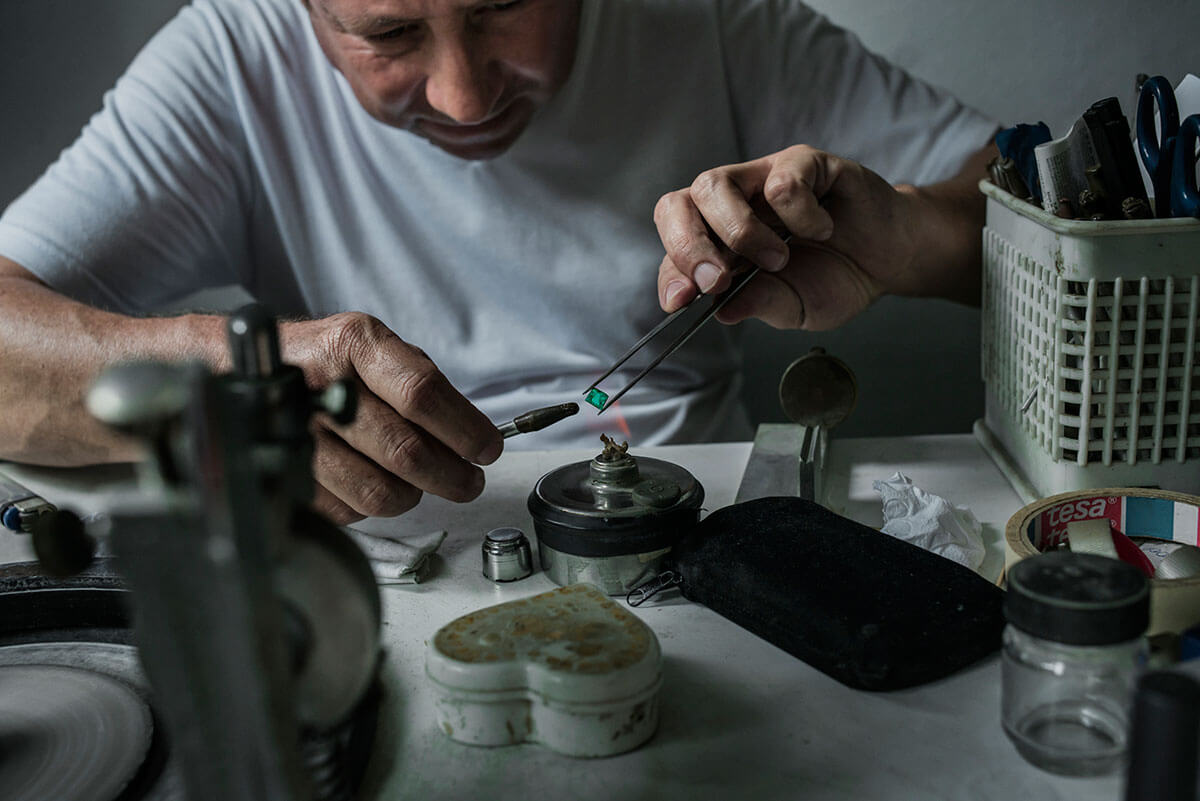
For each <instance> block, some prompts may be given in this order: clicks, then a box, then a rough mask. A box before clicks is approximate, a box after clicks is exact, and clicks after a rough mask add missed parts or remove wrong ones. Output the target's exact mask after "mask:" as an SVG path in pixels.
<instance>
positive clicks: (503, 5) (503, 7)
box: [482, 0, 525, 11]
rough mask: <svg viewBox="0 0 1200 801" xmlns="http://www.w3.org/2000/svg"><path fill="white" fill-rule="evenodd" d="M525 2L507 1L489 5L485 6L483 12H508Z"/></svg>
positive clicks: (521, 0) (523, 0)
mask: <svg viewBox="0 0 1200 801" xmlns="http://www.w3.org/2000/svg"><path fill="white" fill-rule="evenodd" d="M523 2H525V0H505V1H504V2H499V3H487V4H486V5H484V6H483V9H482V10H483V11H507V10H508V9H510V8H513V7H514V6H519V5H521V3H523Z"/></svg>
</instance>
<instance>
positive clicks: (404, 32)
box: [367, 25, 417, 42]
mask: <svg viewBox="0 0 1200 801" xmlns="http://www.w3.org/2000/svg"><path fill="white" fill-rule="evenodd" d="M416 29H417V26H416V25H401V26H400V27H399V28H392V29H391V30H388V31H383V32H381V33H372V34H369V35H368V36H367V39H368V40H370V41H372V42H391V41H395V40H396V39H402V38H404V37H405V36H408V35H410V34H412V33H413V32H414V31H416Z"/></svg>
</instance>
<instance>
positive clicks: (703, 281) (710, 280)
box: [692, 262, 721, 293]
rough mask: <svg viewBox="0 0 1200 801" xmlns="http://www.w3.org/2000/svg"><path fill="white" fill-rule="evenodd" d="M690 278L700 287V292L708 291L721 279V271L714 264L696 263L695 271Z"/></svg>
mask: <svg viewBox="0 0 1200 801" xmlns="http://www.w3.org/2000/svg"><path fill="white" fill-rule="evenodd" d="M692 278H693V279H695V281H696V286H698V287H700V291H701V292H705V293H708V292H711V291H712V288H713V287H715V286H716V285H717V281H720V280H721V271H720V270H718V269H717V266H716V265H715V264H709V263H708V262H702V263H701V264H698V265H696V271H695V272H694V273H692Z"/></svg>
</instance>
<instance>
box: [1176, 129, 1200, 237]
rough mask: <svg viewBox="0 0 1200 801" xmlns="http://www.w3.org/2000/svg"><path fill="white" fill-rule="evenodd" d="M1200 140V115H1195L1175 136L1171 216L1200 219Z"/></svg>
mask: <svg viewBox="0 0 1200 801" xmlns="http://www.w3.org/2000/svg"><path fill="white" fill-rule="evenodd" d="M1197 140H1200V114H1193V115H1191V116H1190V117H1188V118H1187V119H1186V120H1184V121H1183V124H1182V125H1180V126H1179V133H1178V134H1176V135H1175V158H1174V160H1173V162H1172V166H1171V188H1170V192H1171V216H1172V217H1196V218H1198V219H1200V189H1197V187H1196V141H1197Z"/></svg>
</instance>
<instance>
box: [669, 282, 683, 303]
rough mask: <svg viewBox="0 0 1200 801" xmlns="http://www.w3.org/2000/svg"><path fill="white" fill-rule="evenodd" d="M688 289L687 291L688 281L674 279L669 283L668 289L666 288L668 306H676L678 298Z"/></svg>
mask: <svg viewBox="0 0 1200 801" xmlns="http://www.w3.org/2000/svg"><path fill="white" fill-rule="evenodd" d="M686 291H687V281H672V282H671V283H669V284H667V290H666V296H667V297H666V303H665V305H666V306H668V307H671V306H674V305H675V300H676V298H678V297H679V296H680V295H681V294H683V293H684V292H686Z"/></svg>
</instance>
